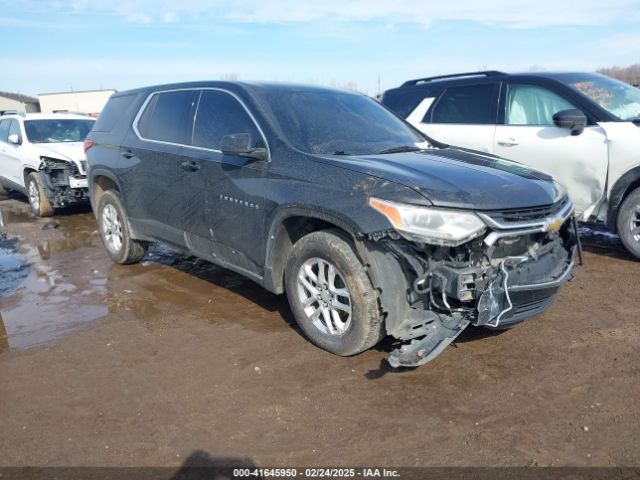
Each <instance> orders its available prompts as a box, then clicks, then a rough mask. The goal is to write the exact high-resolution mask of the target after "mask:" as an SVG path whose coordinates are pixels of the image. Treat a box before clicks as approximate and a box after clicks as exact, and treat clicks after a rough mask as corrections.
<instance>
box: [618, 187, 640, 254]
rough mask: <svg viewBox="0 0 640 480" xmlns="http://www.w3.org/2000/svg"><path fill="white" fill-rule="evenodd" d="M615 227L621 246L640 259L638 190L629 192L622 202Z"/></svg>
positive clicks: (639, 205) (639, 200) (639, 204)
mask: <svg viewBox="0 0 640 480" xmlns="http://www.w3.org/2000/svg"><path fill="white" fill-rule="evenodd" d="M617 227H618V235H620V240H622V243H623V245H624V246H625V247H626V249H627V250H629V252H631V253H632V254H633V255H634V256H635V257H636V258H640V188H637V189H635V190H634V191H633V192H631V193H630V194H629V195H628V196H627V198H625V199H624V202H622V205H621V206H620V211H619V212H618V220H617Z"/></svg>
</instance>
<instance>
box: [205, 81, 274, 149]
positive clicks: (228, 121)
mask: <svg viewBox="0 0 640 480" xmlns="http://www.w3.org/2000/svg"><path fill="white" fill-rule="evenodd" d="M233 133H248V134H249V136H250V137H251V145H252V146H253V147H254V148H255V147H260V146H262V147H264V144H263V143H264V142H263V141H262V137H261V136H260V133H259V132H258V129H257V127H256V125H255V123H254V122H253V120H251V117H249V115H248V114H247V112H246V110H245V109H244V108H243V107H242V105H240V103H239V102H238V100H236V99H235V98H234V97H233V96H231V95H230V94H228V93H224V92H219V91H214V90H204V91H203V92H202V96H201V97H200V102H199V103H198V112H197V113H196V120H195V126H194V129H193V145H195V146H198V147H205V148H212V149H214V150H220V145H221V143H222V137H224V136H225V135H230V134H233Z"/></svg>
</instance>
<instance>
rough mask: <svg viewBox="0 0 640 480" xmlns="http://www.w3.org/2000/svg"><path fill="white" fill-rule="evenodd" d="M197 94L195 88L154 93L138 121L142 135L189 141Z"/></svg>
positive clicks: (156, 138)
mask: <svg viewBox="0 0 640 480" xmlns="http://www.w3.org/2000/svg"><path fill="white" fill-rule="evenodd" d="M196 96H197V92H194V91H193V90H181V91H177V92H165V93H156V94H154V95H153V97H151V100H150V101H149V103H147V107H146V108H145V110H144V112H143V114H142V116H141V117H140V120H139V121H138V131H139V132H140V135H141V136H142V137H143V138H145V139H148V140H159V141H162V142H169V143H179V144H186V143H188V141H189V136H190V133H191V125H192V123H191V122H192V119H193V110H194V106H195V99H196Z"/></svg>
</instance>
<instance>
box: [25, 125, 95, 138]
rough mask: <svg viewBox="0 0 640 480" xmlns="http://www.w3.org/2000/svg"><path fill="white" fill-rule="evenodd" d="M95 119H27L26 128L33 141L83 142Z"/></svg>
mask: <svg viewBox="0 0 640 480" xmlns="http://www.w3.org/2000/svg"><path fill="white" fill-rule="evenodd" d="M94 123H95V120H89V119H87V120H76V119H64V120H62V119H61V120H58V119H54V120H26V121H25V122H24V130H25V133H26V134H27V138H28V139H29V141H30V142H31V143H60V142H82V141H84V139H85V138H87V135H88V134H89V132H90V131H91V128H92V127H93V124H94Z"/></svg>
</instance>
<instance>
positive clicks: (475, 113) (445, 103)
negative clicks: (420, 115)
mask: <svg viewBox="0 0 640 480" xmlns="http://www.w3.org/2000/svg"><path fill="white" fill-rule="evenodd" d="M497 103H498V98H497V95H496V85H495V84H492V83H489V84H483V85H469V86H465V87H452V88H447V89H446V90H445V92H444V93H443V94H442V96H441V97H440V99H439V100H438V101H437V103H436V105H435V106H434V107H433V113H432V115H431V122H432V123H462V124H493V123H496V114H497V110H498V105H497Z"/></svg>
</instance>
